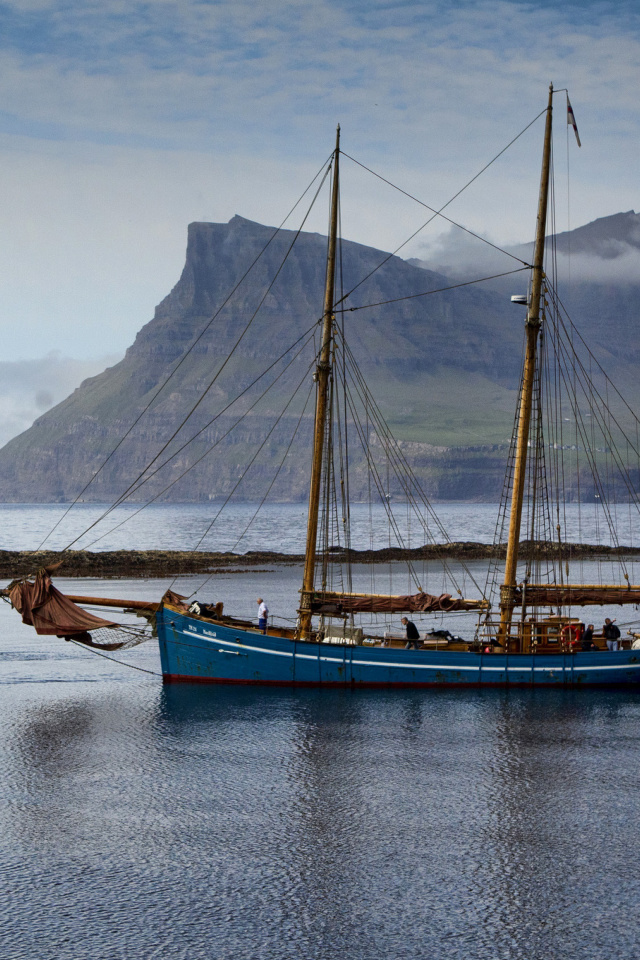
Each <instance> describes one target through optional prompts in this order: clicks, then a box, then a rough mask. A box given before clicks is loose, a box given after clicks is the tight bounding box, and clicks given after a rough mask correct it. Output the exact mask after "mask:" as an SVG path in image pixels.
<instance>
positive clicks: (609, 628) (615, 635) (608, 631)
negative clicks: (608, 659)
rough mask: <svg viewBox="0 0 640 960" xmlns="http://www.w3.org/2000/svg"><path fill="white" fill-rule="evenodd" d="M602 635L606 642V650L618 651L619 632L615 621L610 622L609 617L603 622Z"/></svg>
mask: <svg viewBox="0 0 640 960" xmlns="http://www.w3.org/2000/svg"><path fill="white" fill-rule="evenodd" d="M602 635H603V637H604V638H605V640H606V641H607V650H619V649H620V631H619V630H618V628H617V627H616V625H615V621H613V620H610V619H609V617H607V618H606V620H605V621H604V626H603V628H602Z"/></svg>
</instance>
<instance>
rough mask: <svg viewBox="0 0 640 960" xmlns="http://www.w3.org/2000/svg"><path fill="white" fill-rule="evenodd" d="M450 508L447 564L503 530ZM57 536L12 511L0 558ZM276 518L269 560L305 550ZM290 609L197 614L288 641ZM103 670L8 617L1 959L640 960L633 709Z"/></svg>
mask: <svg viewBox="0 0 640 960" xmlns="http://www.w3.org/2000/svg"><path fill="white" fill-rule="evenodd" d="M83 509H85V507H84V506H83ZM86 509H87V511H88V513H87V516H88V515H89V512H90V511H91V510H93V511H94V513H95V509H96V508H95V507H91V508H89V507H86ZM249 509H250V508H247V510H248V511H249ZM451 509H452V515H455V516H458V517H459V519H460V528H459V529H460V531H461V532H460V533H456V532H455V531H453V530H451V531H450V533H451V535H452V536H453V537H454V539H478V540H480V539H483V537H482V536H481V535H479V533H478V532H477V531H478V529H479V528H480V527H481V526H482V523H485V525H486V526H485V528H486V529H487V530H489V529H490V528H491V526H492V523H493V522H494V520H495V508H493V511H494V512H493V515H491V510H490V508H489V507H488V506H485V505H482V506H481V507H478V506H467V507H458V506H457V505H456V507H452V508H451ZM56 511H57V515H59V513H60V508H59V507H56V508H53V507H44V508H27V507H4V508H2V513H3V524H4V526H3V540H4V542H3V543H1V544H0V546H2V547H5V548H6V547H10V548H16V547H18V546H21V547H25V546H34V545H36V544H35V543H34V541H35V539H37V536H39V535H40V531H45V532H46V530H45V527H46V525H47V523H49V524H50V521H51V519H52V518H54V517H55V516H56ZM273 511H274V512H273V513H272V515H271V519H270V521H269V523H270V524H271V526H269V525H266V526H265V527H263V528H262V531H261V533H260V534H259V536H258V537H257V538H256V539H257V540H259V539H260V538H263V540H267V538H268V537H271V538H273V531H274V530H279V531H280V532H279V538H280V539H279V541H278V542H277V543H273V542H272V539H271V540H267V542H262V543H261V544H260V547H261V548H262V549H269V548H272V549H283V547H282V546H281V544H282V543H283V542H287V543H290V544H291V545H292V546H291V550H292V552H295V551H297V550H298V549H299V548H298V546H297V543H298V540H297V537H298V531H297V529H296V524H295V522H294V519H295V517H296V516H298V515H299V514H300V513H301V510H300V508H298V507H285V508H273ZM278 511H280V512H279V513H278ZM465 511H466V512H465ZM205 513H206V511H205V508H202V511H201V508H200V507H192V506H188V507H170V508H158V509H157V512H156V514H155V518H156V519H155V527H154V524H153V523H152V522H150V521H148V525H147V526H146V527H140V528H137V529H136V531H135V532H132V533H130V534H129V538H130V539H129V540H128V541H127V540H126V539H125V533H126V531H127V526H126V525H125V526H124V527H123V528H121V529H120V534H119V536H121V537H122V540H120V541H119V542H117V541H116V540H115V534H114V535H113V536H114V542H113V543H112V545H114V544H115V543H117V545H118V546H129V547H139V546H146V547H162V546H179V547H182V546H183V545H185V540H186V539H188V536H192V535H193V534H195V533H196V532H197V531H196V527H197V526H198V523H199V522H201V521H202V520H203V519H204V516H205ZM144 516H145V514H142V515H141V519H142V517H144ZM455 516H454V519H455ZM245 517H246V519H248V518H249V517H250V512H248V513H246V514H245ZM7 518H9V519H7ZM465 518H466V519H465ZM478 518H480V519H478ZM483 518H484V519H483ZM472 523H473V524H474V526H473V529H472V528H471V526H470V525H471V524H472ZM465 524H466V525H467V526H466V530H465ZM38 525H40V527H38ZM50 525H51V524H50ZM34 528H38V529H34ZM485 528H483V529H485ZM77 529H78V531H79V529H80V527H78V528H77ZM132 530H133V528H132ZM462 531H465V532H462ZM143 533H144V537H146V539H144V540H142V534H143ZM228 533H229V539H231V536H232V532H231V528H229V530H228ZM29 538H31V539H29ZM488 538H489V537H488ZM61 542H62V539H61V540H60V541H59V542H58V543H61ZM190 545H191V544H190ZM220 548H221V547H219V546H213V549H220ZM245 549H255V542H252V543H249V544H248V545H247V546H246V547H245ZM477 572H478V575H480V573H482V570H481V569H480V567H478V571H477ZM357 576H359V577H362V578H364V577H365V576H366V574H365V573H364V571H357ZM388 576H390V577H394V576H397V577H400V576H401V575H400V574H399V573H395V572H393V571H392V572H391V573H390V574H388ZM58 582H59V583H60V585H61V587H62V588H63V589H65V588H66V589H69V588H73V591H74V592H78V593H93V594H104V595H109V594H110V595H116V596H118V595H119V596H122V597H127V598H136V597H149V598H156V597H158V596H159V595H161V593H162V592H163V590H164V589H165V588H166V586H167V584H166V582H162V583H161V582H159V581H152V580H148V581H139V580H135V581H127V580H118V581H117V582H115V583H114V582H107V581H96V580H93V581H64V580H60V581H58ZM200 584H201V580H200V579H198V578H183V579H181V580H179V581H177V582H176V584H175V585H174V586H175V589H178V590H179V591H180V592H183V593H191V592H193V591H196V592H197V590H198V587H199V586H200ZM298 585H299V571H298V569H297V567H286V568H284V569H271V568H268V569H267V568H266V569H265V570H264V571H263V570H253V571H251V572H250V573H247V574H242V575H235V576H234V575H229V574H225V575H221V576H218V577H216V578H214V579H213V580H212V581H211V582H210V583H209V585H208V586H207V588H206V589H207V590H208V591H209V592H210V594H211V595H212V596H213V597H216V598H218V597H223V598H224V599H225V603H227V604H228V605H230V606H233V608H234V609H238V610H243V609H245V608H246V610H247V611H251V612H253V609H254V606H255V597H256V595H257V593H258V591H260V592H261V593H264V594H265V595H266V596H267V597H268V598H269V600H270V606H271V608H272V609H274V610H275V611H276V612H277V614H279V615H281V616H282V617H287V616H289V615H290V614H291V613H292V612H293V611H294V610H295V605H296V599H297V597H296V591H297V589H298ZM208 595H209V594H208ZM114 656H116V657H117V658H118V659H119V660H121V661H123V663H126V664H127V665H126V666H125V665H121V664H120V663H116V662H113V661H112V660H108V659H105V658H104V657H99V656H97V655H96V654H94V653H92V652H90V651H88V650H86V649H81V648H79V647H77V646H75V645H73V644H70V643H65V642H64V641H61V640H56V639H47V638H38V637H36V636H35V635H34V634H33V632H32V631H31V630H29V629H28V628H26V627H23V626H22V625H21V624H20V622H19V618H18V616H17V615H16V614H15V613H14V612H13V611H11V610H10V608H9V607H8V606H6V605H5V604H0V697H2V712H1V714H0V717H1V720H0V722H1V724H2V732H1V735H0V800H1V802H0V870H1V875H2V879H3V896H2V898H1V900H0V958H1V960H22V958H25V960H33V958H42V960H66V958H73V960H112V958H114V960H120V958H123V960H124V958H126V960H152V958H162V960H174V958H181V960H182V958H184V960H199V958H207V960H209V958H211V960H218V958H221V960H222V958H229V960H231V958H233V960H254V958H265V960H267V958H268V960H289V958H291V960H307V958H308V960H316V958H317V960H332V958H339V960H395V958H398V960H400V958H402V960H405V958H406V960H439V958H460V960H462V958H464V960H469V958H471V960H476V958H477V960H485V958H486V960H502V958H504V960H516V958H522V960H556V958H557V960H610V958H612V957H615V958H616V960H636V958H637V957H638V955H639V953H640V922H639V920H638V918H637V916H636V914H637V902H638V899H639V896H640V882H639V880H638V875H639V869H638V866H637V851H638V847H639V843H640V791H639V786H640V784H639V780H640V775H639V772H638V770H639V764H638V757H639V745H640V699H638V694H636V693H634V692H628V693H625V692H603V691H590V692H587V691H579V692H570V691H563V690H550V691H545V690H530V691H529V690H525V691H513V690H511V691H479V690H471V691H462V690H461V691H451V690H443V691H413V692H406V691H405V692H400V691H393V692H388V693H387V692H384V691H358V692H354V693H351V692H346V691H345V692H342V691H286V690H283V691H278V690H260V689H247V690H242V689H231V688H230V689H225V688H223V687H219V688H216V687H211V688H205V687H198V686H191V685H184V686H174V687H166V688H165V687H163V686H162V681H161V679H160V677H158V676H157V675H156V674H157V671H159V659H158V652H157V646H156V645H155V643H153V642H152V643H147V644H145V645H143V646H141V647H138V648H136V649H134V650H131V651H128V652H126V653H122V654H120V655H118V654H115V655H114ZM131 667H138V668H141V670H145V671H151V673H145V672H141V670H134V669H130V668H131Z"/></svg>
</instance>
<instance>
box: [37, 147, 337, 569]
mask: <svg viewBox="0 0 640 960" xmlns="http://www.w3.org/2000/svg"><path fill="white" fill-rule="evenodd" d="M332 162H333V152H332V153H331V157H330V158H329V160H325V161H324V162H323V164H322V165H321V167H320V169H319V170H318V172H317V173H316V174H315V176H314V177H313V179H312V180H311V181H310V183H309V184H308V185H307V187H306V188H305V190H304V191H303V193H302V194H301V195H300V197H299V198H298V199H297V200H296V202H295V203H294V205H293V207H292V208H291V209H290V210H289V212H288V213H287V215H286V217H285V218H284V220H282V222H281V223H280V226H278V227H276V228H275V229H274V231H273V233H272V234H271V236H270V237H269V239H268V240H267V242H266V243H265V245H264V246H263V247H262V249H261V250H260V252H259V253H258V254H257V255H256V257H255V258H254V259H253V261H252V262H251V264H250V265H249V267H248V268H247V269H246V271H245V272H244V273H243V274H242V276H241V277H240V279H239V280H238V282H237V283H236V285H235V286H234V287H233V289H232V290H231V292H230V293H229V294H228V295H227V297H226V298H225V300H224V301H223V302H222V304H221V305H220V306H219V307H218V309H217V310H216V311H215V313H214V314H213V316H212V317H211V318H210V319H209V321H208V322H207V323H206V325H205V326H204V327H203V329H202V330H201V331H200V333H199V334H198V336H197V337H196V339H195V340H193V341H192V343H191V344H190V345H189V347H188V348H187V350H186V351H185V353H184V354H183V355H182V357H181V358H180V360H179V362H178V363H177V364H176V366H175V367H174V368H173V370H171V371H170V373H169V374H168V375H167V377H166V378H165V379H164V380H163V382H162V383H161V384H160V386H159V387H158V389H157V390H156V392H155V393H154V395H153V396H152V397H151V399H150V400H149V402H148V403H147V404H146V406H145V407H144V408H143V409H142V411H141V412H140V413H139V414H138V416H137V417H136V419H135V420H134V421H133V423H132V424H131V426H130V427H129V428H128V429H127V431H126V432H125V433H124V434H123V436H122V437H121V438H120V440H118V442H117V444H116V445H115V447H114V448H113V450H112V451H111V452H110V453H109V454H108V456H107V457H106V458H105V460H104V461H103V462H102V463H101V464H100V466H99V467H98V469H97V470H96V472H95V473H94V474H93V475H92V476H91V478H90V479H89V480H88V482H87V483H86V484H85V486H84V487H83V488H82V490H80V492H79V493H78V495H77V496H76V498H75V500H74V501H73V502H72V503H71V504H70V505H69V506H68V507H67V509H66V510H65V511H64V513H63V514H62V516H61V517H60V519H59V520H58V521H57V522H56V523H55V524H54V526H53V527H52V528H51V530H50V531H49V533H48V534H47V535H46V537H45V538H44V540H43V541H42V542H41V543H40V546H39V547H37V549H36V551H34V552H37V551H38V550H42V548H43V546H44V544H45V543H46V542H47V540H48V539H49V537H50V536H51V535H52V534H53V533H54V532H55V530H57V528H58V527H59V526H60V524H61V523H62V521H63V520H64V519H65V517H66V516H67V515H68V514H69V513H70V511H71V510H72V509H73V507H74V506H75V505H76V504H77V503H78V501H79V500H80V498H81V497H82V495H83V494H84V493H85V492H86V491H87V490H88V488H89V487H90V486H91V484H92V483H93V481H94V480H95V479H96V477H97V476H98V475H99V474H100V473H101V472H102V470H103V469H104V468H105V466H106V465H107V463H108V462H109V460H110V459H111V458H112V457H113V455H114V454H115V453H116V451H117V450H118V449H119V448H120V447H121V446H122V444H123V443H124V441H125V440H126V439H127V437H128V436H129V435H130V433H131V431H132V430H133V428H134V427H135V426H137V424H138V423H139V422H140V420H141V419H142V417H143V416H144V415H145V414H146V413H147V411H148V410H149V409H150V407H151V406H152V404H153V403H154V402H155V400H156V398H157V397H158V396H159V395H160V394H161V393H162V391H163V390H164V388H165V387H166V386H167V384H168V383H169V382H170V380H171V379H172V378H173V377H174V376H175V374H176V373H177V371H178V370H179V369H180V367H181V366H182V364H183V363H184V361H185V360H186V359H187V357H188V356H189V355H190V354H191V352H192V351H193V350H194V349H195V347H196V346H197V344H198V343H199V342H200V340H201V339H202V337H203V336H204V335H205V333H206V332H207V331H208V330H209V328H210V327H211V324H212V323H213V322H214V321H215V320H216V319H217V317H218V316H219V315H220V313H221V312H222V310H223V309H224V308H225V307H226V305H227V304H228V303H229V302H230V300H231V299H232V297H233V296H234V295H235V293H236V292H237V290H238V289H239V287H240V286H241V285H242V284H243V283H244V281H245V280H246V278H247V277H248V276H249V274H250V273H251V271H252V270H253V268H254V267H255V266H256V264H257V263H258V261H259V260H260V259H261V257H262V256H263V254H264V253H265V252H266V250H267V249H268V247H269V246H270V244H271V243H272V241H273V240H274V239H275V238H276V237H277V236H278V234H279V233H280V231H281V230H282V229H283V227H284V225H285V223H286V222H287V220H288V219H289V217H290V216H291V215H292V214H293V212H294V210H295V209H296V208H297V206H298V205H299V204H300V203H301V202H302V200H303V199H304V197H305V196H306V195H307V193H308V192H309V190H310V189H311V188H312V186H313V184H314V183H315V182H316V180H317V179H318V177H319V176H320V174H321V173H322V171H323V170H324V171H325V173H324V176H323V178H322V180H321V182H320V186H319V187H318V189H317V190H316V193H315V196H314V198H313V201H312V203H311V206H310V207H309V209H308V210H307V213H306V214H305V217H304V220H303V222H302V225H304V223H305V222H306V220H307V218H308V216H309V213H310V210H311V208H312V207H313V204H314V203H315V201H316V199H317V197H318V194H319V192H320V190H321V188H322V185H323V184H324V181H325V180H326V178H327V176H328V174H329V170H330V169H331V165H332ZM327 163H328V166H327ZM325 168H326V169H325ZM301 229H302V226H301V227H300V228H299V230H298V231H297V233H296V238H297V237H298V235H299V233H300V230H301ZM294 242H295V240H294ZM288 255H289V252H287V256H288ZM253 319H254V318H253V317H252V318H251V320H250V321H249V325H250V324H251V323H252V322H253ZM246 329H248V326H247V328H246ZM246 329H245V331H244V332H243V334H242V335H241V337H240V340H241V339H242V336H244V333H245V332H246ZM240 340H238V342H237V343H236V345H235V346H234V348H233V350H235V348H236V347H237V345H238V343H239V342H240ZM232 352H233V351H232ZM229 359H230V357H228V358H227V361H226V362H228V360H229ZM223 366H224V365H223ZM222 369H223V368H221V369H220V370H219V371H218V373H220V372H221V371H222ZM216 376H217V374H216ZM66 549H68V548H66Z"/></svg>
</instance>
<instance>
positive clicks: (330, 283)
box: [298, 126, 340, 640]
mask: <svg viewBox="0 0 640 960" xmlns="http://www.w3.org/2000/svg"><path fill="white" fill-rule="evenodd" d="M339 164H340V126H338V129H337V131H336V149H335V153H334V155H333V189H332V192H331V215H330V226H329V246H328V248H327V273H326V279H325V287H324V308H323V319H322V346H321V348H320V360H319V362H318V366H317V367H316V378H317V382H318V387H317V393H316V419H315V430H314V436H313V459H312V461H311V484H310V488H309V517H308V520H307V545H306V550H305V558H304V574H303V578H302V590H301V591H300V609H299V611H298V613H299V615H300V626H299V636H300V639H302V640H308V639H309V638H310V636H311V597H312V594H313V587H314V573H315V564H316V542H317V538H318V512H319V509H320V485H321V481H322V451H323V448H324V435H325V424H326V419H327V398H328V393H329V390H328V387H329V375H330V373H331V340H332V336H333V321H334V316H333V304H334V282H335V270H336V238H337V234H338V197H339Z"/></svg>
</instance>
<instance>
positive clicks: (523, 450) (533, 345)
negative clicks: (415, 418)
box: [498, 84, 553, 642]
mask: <svg viewBox="0 0 640 960" xmlns="http://www.w3.org/2000/svg"><path fill="white" fill-rule="evenodd" d="M552 112H553V84H550V85H549V104H548V106H547V120H546V124H545V131H544V148H543V151H542V175H541V178H540V197H539V200H538V220H537V224H536V242H535V248H534V253H533V276H532V281H531V299H530V301H529V308H528V310H527V320H526V335H527V346H526V353H525V360H524V368H523V371H522V390H521V395H520V414H519V417H518V433H517V441H516V443H517V445H516V459H515V465H514V473H513V489H512V493H511V515H510V519H509V539H508V541H507V559H506V562H505V568H504V583H503V584H502V587H501V588H500V630H499V634H498V636H499V637H500V638H501V639H502V641H503V642H507V641H508V637H509V633H510V630H511V620H512V617H513V609H514V607H515V602H514V600H515V596H514V595H515V588H516V569H517V566H518V547H519V545H520V526H521V523H522V504H523V500H524V481H525V474H526V468H527V445H528V442H529V427H530V424H531V408H532V403H533V383H534V376H535V366H536V353H537V349H538V336H539V334H540V300H541V296H542V281H543V278H544V273H543V265H544V239H545V230H546V223H547V200H548V196H549V171H550V168H551V118H552Z"/></svg>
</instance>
